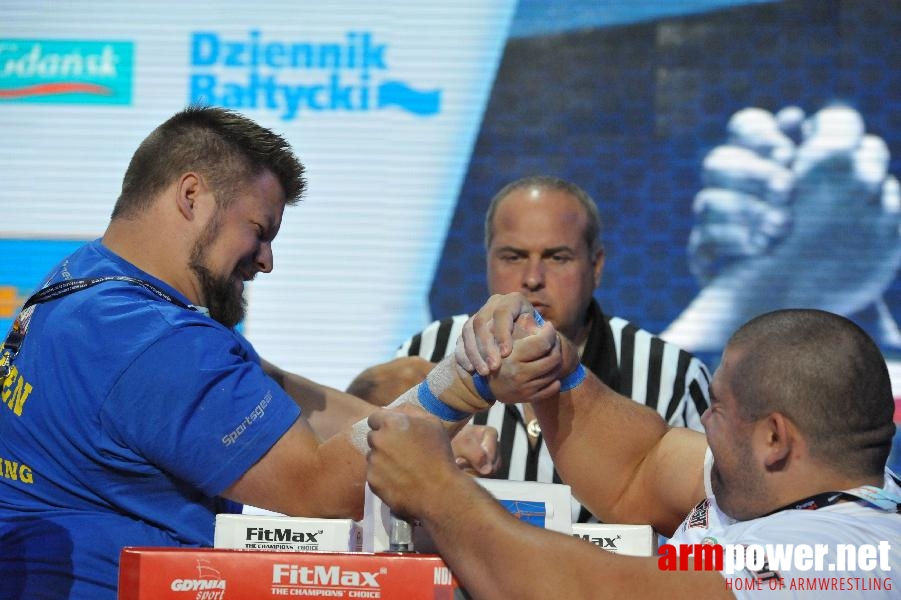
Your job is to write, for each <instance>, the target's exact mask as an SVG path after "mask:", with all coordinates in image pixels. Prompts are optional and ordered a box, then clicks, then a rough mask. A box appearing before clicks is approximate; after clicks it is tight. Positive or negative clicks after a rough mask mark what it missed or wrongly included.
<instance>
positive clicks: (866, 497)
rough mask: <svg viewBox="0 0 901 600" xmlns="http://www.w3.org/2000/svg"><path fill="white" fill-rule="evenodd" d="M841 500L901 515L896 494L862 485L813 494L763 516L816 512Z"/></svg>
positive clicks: (900, 499) (900, 501)
mask: <svg viewBox="0 0 901 600" xmlns="http://www.w3.org/2000/svg"><path fill="white" fill-rule="evenodd" d="M842 500H855V501H856V500H863V501H864V502H866V503H868V504H872V505H873V506H875V507H877V508H879V509H882V510H885V511H889V512H895V513H901V497H899V496H898V495H897V494H894V493H892V492H890V491H888V490H886V489H883V488H879V487H876V486H875V485H862V486H860V487H856V488H852V489H850V490H843V491H841V492H822V493H820V494H814V495H813V496H808V497H807V498H804V499H803V500H797V501H795V502H790V503H788V504H786V505H785V506H783V507H782V508H777V509H776V510H774V511H771V512H768V513H767V514H765V515H763V516H764V517H768V516H770V515H772V514H775V513H777V512H781V511H783V510H817V509H818V508H824V507H826V506H831V505H833V504H835V503H836V502H840V501H842Z"/></svg>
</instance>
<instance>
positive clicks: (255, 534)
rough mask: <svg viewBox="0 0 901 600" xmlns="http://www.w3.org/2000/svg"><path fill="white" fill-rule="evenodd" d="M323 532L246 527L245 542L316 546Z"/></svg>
mask: <svg viewBox="0 0 901 600" xmlns="http://www.w3.org/2000/svg"><path fill="white" fill-rule="evenodd" d="M322 532H323V530H322V529H320V530H319V531H294V530H293V529H290V528H287V527H286V528H283V529H263V528H262V527H248V528H247V535H246V540H247V541H248V542H251V541H260V542H295V543H308V544H318V543H319V540H318V539H317V538H318V537H319V536H320V535H322Z"/></svg>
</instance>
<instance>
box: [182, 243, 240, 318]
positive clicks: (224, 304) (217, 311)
mask: <svg viewBox="0 0 901 600" xmlns="http://www.w3.org/2000/svg"><path fill="white" fill-rule="evenodd" d="M202 256H203V254H202V253H201V257H202ZM191 270H193V271H194V274H195V275H197V280H198V281H199V282H200V290H201V292H202V293H203V297H204V299H205V300H206V308H207V310H209V311H210V316H211V317H212V318H213V319H215V320H217V321H219V322H220V323H222V324H223V325H225V326H226V327H229V328H231V327H234V326H235V325H237V324H238V323H240V322H241V321H242V320H243V319H244V314H245V311H246V309H247V302H246V301H245V300H244V294H242V293H241V291H240V290H239V289H238V288H237V287H235V285H234V283H233V280H232V279H231V278H221V277H216V276H215V275H213V274H212V273H211V272H210V270H209V269H207V268H206V267H205V266H203V265H202V264H201V263H199V262H194V261H192V262H191Z"/></svg>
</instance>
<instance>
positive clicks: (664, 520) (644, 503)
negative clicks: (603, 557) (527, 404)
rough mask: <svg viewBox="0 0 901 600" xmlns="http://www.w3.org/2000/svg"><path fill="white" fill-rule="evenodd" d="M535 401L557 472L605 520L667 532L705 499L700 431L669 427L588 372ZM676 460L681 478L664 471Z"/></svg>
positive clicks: (647, 409)
mask: <svg viewBox="0 0 901 600" xmlns="http://www.w3.org/2000/svg"><path fill="white" fill-rule="evenodd" d="M533 406H534V409H535V414H536V415H537V417H538V419H539V422H540V423H541V431H542V436H543V438H544V440H545V442H546V444H547V446H548V448H549V450H550V451H551V455H552V456H553V457H554V464H555V466H556V468H557V471H558V472H559V473H560V476H561V478H562V479H563V481H565V482H566V483H567V484H569V485H570V486H572V488H573V494H574V495H575V496H576V497H577V498H579V499H580V501H581V502H582V503H583V504H585V505H586V506H587V507H588V508H589V509H590V510H591V511H592V512H593V513H594V514H595V515H597V516H598V517H599V518H601V519H602V520H603V521H605V522H609V523H649V524H651V525H652V526H654V527H655V528H656V529H658V530H659V531H661V532H665V533H670V532H672V530H673V529H674V528H675V527H676V526H677V525H678V524H679V523H680V522H681V520H682V518H684V516H685V514H687V512H688V511H689V510H690V509H691V507H692V506H694V504H695V503H697V502H698V501H699V500H700V499H701V498H703V480H702V466H703V458H704V450H705V448H706V444H705V442H704V439H703V436H701V435H697V434H694V433H693V432H688V431H686V430H679V432H678V433H676V432H675V430H670V429H668V427H667V425H666V423H665V422H664V421H663V419H662V418H660V416H659V415H658V414H657V413H656V412H655V411H653V410H651V409H649V408H647V407H645V406H643V405H640V404H638V403H636V402H634V401H632V400H630V399H628V398H625V397H624V396H621V395H619V394H617V393H616V392H614V391H613V390H611V389H610V388H609V387H607V386H606V385H605V384H604V383H603V382H601V381H599V380H598V379H597V378H596V377H595V376H594V375H592V374H591V373H587V375H586V378H585V381H584V382H583V383H582V384H581V385H579V386H578V387H576V388H574V389H573V390H572V391H569V392H564V393H561V394H559V396H558V397H556V398H552V399H550V400H546V401H541V402H535V403H533ZM685 434H689V435H688V436H687V437H686V435H685ZM674 460H681V461H684V464H682V465H681V467H679V468H678V471H677V472H678V473H679V477H672V476H671V474H669V473H668V472H667V471H668V470H669V469H670V467H671V466H672V461H674Z"/></svg>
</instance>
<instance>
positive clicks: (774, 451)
mask: <svg viewBox="0 0 901 600" xmlns="http://www.w3.org/2000/svg"><path fill="white" fill-rule="evenodd" d="M757 426H758V428H759V431H758V434H759V435H760V436H761V438H762V439H763V463H764V466H765V467H766V468H767V470H779V469H781V468H782V467H784V466H785V465H786V464H787V461H788V459H789V458H790V457H791V453H792V450H793V449H797V447H798V444H799V443H800V442H801V441H802V438H801V437H799V432H798V428H797V427H795V424H794V423H792V421H791V419H789V418H788V417H786V416H785V415H783V414H782V413H780V412H774V413H770V414H769V415H767V416H766V417H764V418H762V419H760V420H759V421H758V424H757ZM755 435H756V434H755Z"/></svg>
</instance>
